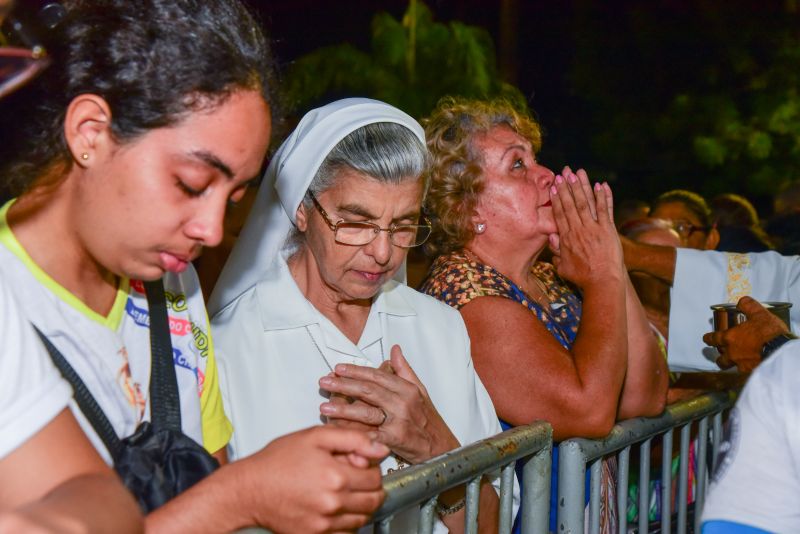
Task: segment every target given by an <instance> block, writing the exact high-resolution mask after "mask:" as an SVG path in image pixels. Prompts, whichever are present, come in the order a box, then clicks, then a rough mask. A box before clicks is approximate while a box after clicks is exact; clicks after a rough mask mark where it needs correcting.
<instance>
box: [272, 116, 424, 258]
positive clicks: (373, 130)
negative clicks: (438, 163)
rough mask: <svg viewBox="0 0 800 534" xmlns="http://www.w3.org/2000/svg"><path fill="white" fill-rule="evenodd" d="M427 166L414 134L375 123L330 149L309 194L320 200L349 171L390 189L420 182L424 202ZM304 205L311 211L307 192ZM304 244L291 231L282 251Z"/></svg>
mask: <svg viewBox="0 0 800 534" xmlns="http://www.w3.org/2000/svg"><path fill="white" fill-rule="evenodd" d="M429 164H430V155H429V153H428V148H427V147H426V146H425V143H423V142H422V141H420V140H419V138H418V137H417V136H416V134H415V133H414V132H412V131H411V130H409V129H408V128H406V127H405V126H402V125H400V124H395V123H393V122H375V123H372V124H367V125H366V126H362V127H361V128H359V129H357V130H354V131H353V132H352V133H350V134H348V135H347V137H345V138H344V139H342V140H341V141H339V142H338V143H337V144H336V146H335V147H333V150H331V151H330V152H329V153H328V156H327V157H326V158H325V160H324V161H323V162H322V164H321V165H320V166H319V169H318V170H317V173H316V174H315V175H314V178H313V179H312V180H311V183H310V184H309V186H308V191H310V192H312V193H314V195H315V196H319V194H320V193H323V192H324V191H327V190H328V189H330V188H331V187H333V186H334V185H336V180H337V179H338V178H339V174H340V173H341V171H342V170H344V169H351V170H354V171H356V172H358V173H360V174H363V175H364V176H369V177H370V178H373V179H375V180H377V181H379V182H382V183H388V184H393V185H399V184H401V183H402V182H404V181H406V180H418V179H421V180H423V183H422V198H423V199H424V198H425V193H426V192H427V191H428V172H427V171H428V166H429ZM303 205H305V207H306V209H309V210H313V209H314V208H313V202H312V200H311V196H310V195H309V194H308V192H306V195H305V196H304V197H303ZM303 240H304V236H303V234H302V232H300V231H299V230H298V229H297V228H293V229H292V231H291V232H290V233H289V236H288V237H287V239H286V245H285V247H286V248H288V249H289V251H290V254H292V253H294V252H295V251H297V249H298V248H299V246H300V245H301V244H302V243H303Z"/></svg>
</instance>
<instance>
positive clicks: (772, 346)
mask: <svg viewBox="0 0 800 534" xmlns="http://www.w3.org/2000/svg"><path fill="white" fill-rule="evenodd" d="M793 339H797V336H796V335H794V334H792V333H791V332H787V333H785V334H778V335H777V336H775V337H773V338H772V339H770V340H769V341H767V342H766V343H764V345H763V346H762V347H761V359H762V360H764V359H766V358H767V356H769V355H770V354H772V353H773V352H775V351H776V350H778V349H779V348H781V347H782V346H783V345H784V344H785V343H786V342H788V341H791V340H793Z"/></svg>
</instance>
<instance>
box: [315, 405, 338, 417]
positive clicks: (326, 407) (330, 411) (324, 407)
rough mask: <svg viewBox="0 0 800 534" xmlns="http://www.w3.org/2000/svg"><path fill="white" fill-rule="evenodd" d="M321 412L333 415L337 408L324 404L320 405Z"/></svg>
mask: <svg viewBox="0 0 800 534" xmlns="http://www.w3.org/2000/svg"><path fill="white" fill-rule="evenodd" d="M319 412H320V413H321V414H323V415H331V414H333V413H336V407H335V406H334V405H333V404H329V403H327V402H324V403H322V404H320V405H319Z"/></svg>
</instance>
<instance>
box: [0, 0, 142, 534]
mask: <svg viewBox="0 0 800 534" xmlns="http://www.w3.org/2000/svg"><path fill="white" fill-rule="evenodd" d="M12 7H13V3H12V2H11V1H9V0H0V24H2V23H3V20H4V19H5V17H6V16H8V14H9V13H11V9H12ZM2 44H3V43H2V41H1V38H0V45H2ZM6 51H7V49H6V48H5V47H3V48H0V73H2V74H3V80H9V79H11V78H13V77H14V75H15V73H16V74H19V73H20V72H21V71H20V70H19V69H18V67H19V66H20V65H19V63H18V62H17V61H16V58H17V57H19V56H18V55H17V54H16V53H13V54H5V53H4V52H6ZM7 58H11V60H10V61H6V59H7ZM25 81H27V78H24V77H23V79H18V80H17V81H15V83H14V84H13V89H17V88H19V87H20V86H21V85H22V84H23V83H24V82H25ZM11 85H12V84H10V83H9V84H5V83H3V81H0V87H1V88H0V97H2V94H8V93H10V92H11V90H12V86H11ZM0 317H2V321H0V532H3V533H5V532H9V533H14V532H32V531H36V532H111V531H113V532H140V531H141V530H142V517H141V514H140V512H139V510H138V508H137V507H136V503H135V502H134V500H133V498H132V497H131V495H130V494H129V493H128V492H127V491H126V489H125V488H124V486H123V485H122V484H121V483H120V482H119V480H118V479H117V476H116V475H115V474H114V472H113V471H112V470H111V469H109V467H108V466H106V464H105V462H103V459H102V458H101V457H100V455H99V454H97V452H96V451H95V450H94V447H92V444H91V443H90V442H89V440H88V438H87V437H86V436H85V435H84V434H83V431H82V430H81V427H80V425H79V424H78V422H77V421H76V420H75V417H74V416H73V415H72V412H70V410H69V401H70V398H71V397H72V390H71V388H70V387H69V384H68V383H67V382H66V381H65V380H64V379H63V378H62V377H61V375H60V374H59V372H58V370H57V369H56V368H55V366H54V365H53V364H52V362H51V361H50V358H49V356H48V355H47V353H46V352H45V349H44V346H43V345H42V343H41V341H40V340H39V338H38V337H36V334H35V333H34V330H33V328H32V327H31V325H30V324H29V323H28V322H27V321H26V320H25V318H24V316H23V314H22V313H21V311H20V307H19V305H18V303H17V301H16V299H15V298H14V296H13V295H12V293H11V291H10V289H9V286H8V281H7V280H6V279H5V278H3V277H0Z"/></svg>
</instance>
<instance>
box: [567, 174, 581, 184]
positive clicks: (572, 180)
mask: <svg viewBox="0 0 800 534" xmlns="http://www.w3.org/2000/svg"><path fill="white" fill-rule="evenodd" d="M567 180H569V182H570V183H572V184H574V183H575V182H577V181H578V179H577V178H575V175H574V174H572V173H570V174H568V175H567Z"/></svg>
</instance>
